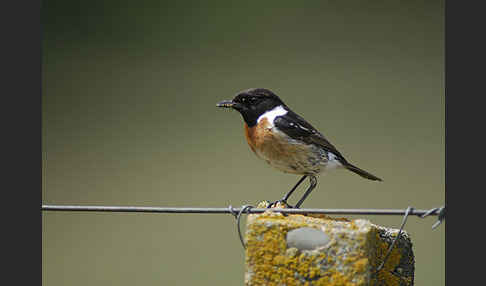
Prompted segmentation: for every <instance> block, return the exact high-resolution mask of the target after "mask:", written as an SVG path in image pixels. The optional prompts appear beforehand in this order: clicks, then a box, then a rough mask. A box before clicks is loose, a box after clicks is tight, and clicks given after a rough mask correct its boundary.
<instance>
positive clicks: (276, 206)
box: [267, 199, 294, 209]
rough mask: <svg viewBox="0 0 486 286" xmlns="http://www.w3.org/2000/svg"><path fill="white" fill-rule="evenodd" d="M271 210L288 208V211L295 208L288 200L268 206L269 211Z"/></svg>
mask: <svg viewBox="0 0 486 286" xmlns="http://www.w3.org/2000/svg"><path fill="white" fill-rule="evenodd" d="M269 208H286V209H293V208H294V207H293V206H291V205H289V203H287V201H286V200H283V199H282V200H278V201H275V202H273V203H270V204H268V206H267V209H269Z"/></svg>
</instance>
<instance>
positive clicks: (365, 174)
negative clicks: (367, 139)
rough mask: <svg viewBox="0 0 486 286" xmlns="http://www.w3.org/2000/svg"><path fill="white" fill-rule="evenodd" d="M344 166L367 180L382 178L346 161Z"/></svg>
mask: <svg viewBox="0 0 486 286" xmlns="http://www.w3.org/2000/svg"><path fill="white" fill-rule="evenodd" d="M344 167H346V169H348V170H350V171H351V172H354V173H356V174H358V175H360V176H361V177H363V178H366V179H368V180H373V181H383V180H382V179H380V178H378V177H377V176H375V175H372V174H370V173H368V172H366V171H365V170H361V169H360V168H358V167H356V166H354V165H352V164H350V163H346V164H344Z"/></svg>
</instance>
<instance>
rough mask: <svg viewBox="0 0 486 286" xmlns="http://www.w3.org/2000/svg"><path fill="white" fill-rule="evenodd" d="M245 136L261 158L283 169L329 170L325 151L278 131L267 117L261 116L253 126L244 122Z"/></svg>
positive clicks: (302, 170) (309, 173) (308, 171)
mask: <svg viewBox="0 0 486 286" xmlns="http://www.w3.org/2000/svg"><path fill="white" fill-rule="evenodd" d="M245 137H246V140H247V142H248V145H249V146H250V148H251V150H252V151H253V152H254V153H255V154H256V155H257V156H258V157H259V158H261V159H263V160H265V161H266V162H267V163H268V164H270V165H271V166H272V167H274V168H277V169H279V170H281V171H283V172H286V173H292V174H308V175H316V174H318V173H320V172H322V171H324V170H325V169H326V165H327V162H328V155H327V152H326V151H324V150H323V149H321V148H319V147H318V146H315V145H312V144H303V142H300V141H298V140H295V139H292V138H290V137H289V136H287V135H286V134H285V133H284V132H282V131H280V130H278V128H277V127H275V126H274V125H273V124H272V122H270V121H269V120H268V118H261V119H260V120H259V122H258V124H256V125H255V126H252V127H248V125H247V124H245Z"/></svg>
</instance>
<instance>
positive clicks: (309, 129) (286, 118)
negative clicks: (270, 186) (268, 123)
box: [273, 110, 347, 163]
mask: <svg viewBox="0 0 486 286" xmlns="http://www.w3.org/2000/svg"><path fill="white" fill-rule="evenodd" d="M273 124H274V125H275V126H276V127H277V128H278V129H279V130H281V131H282V132H284V133H285V134H287V135H288V136H289V137H291V138H292V139H295V140H300V141H303V142H305V143H307V144H314V145H317V146H319V147H322V148H323V149H324V150H326V151H327V152H331V153H333V154H334V155H336V156H337V158H338V159H339V161H341V162H342V163H347V161H346V159H345V158H344V157H343V155H341V153H340V152H339V151H338V150H337V149H336V147H334V146H333V145H332V144H331V143H330V142H329V141H327V139H326V138H325V137H324V135H322V134H321V133H320V132H319V131H317V130H316V129H315V128H314V127H313V126H312V125H310V124H309V123H308V122H307V121H305V119H304V118H302V117H300V116H299V115H298V114H296V113H295V112H293V111H290V110H289V111H288V112H287V113H286V114H284V115H281V116H277V117H276V118H275V120H274V121H273Z"/></svg>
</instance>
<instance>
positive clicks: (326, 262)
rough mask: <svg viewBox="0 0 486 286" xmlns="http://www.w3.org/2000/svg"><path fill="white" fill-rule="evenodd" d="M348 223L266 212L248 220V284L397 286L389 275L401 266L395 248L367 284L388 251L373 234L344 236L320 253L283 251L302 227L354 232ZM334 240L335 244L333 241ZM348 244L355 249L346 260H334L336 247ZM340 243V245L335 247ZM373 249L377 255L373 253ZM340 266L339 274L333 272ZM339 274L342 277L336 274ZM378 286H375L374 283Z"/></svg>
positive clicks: (328, 218)
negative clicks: (289, 237)
mask: <svg viewBox="0 0 486 286" xmlns="http://www.w3.org/2000/svg"><path fill="white" fill-rule="evenodd" d="M348 222H349V220H347V219H343V218H340V219H333V218H331V217H327V216H324V217H323V216H319V217H317V216H314V215H312V216H304V215H286V216H284V215H282V214H280V213H274V212H271V211H269V212H265V213H263V214H259V215H250V216H249V217H248V223H247V237H246V239H247V242H248V243H247V250H246V265H247V267H249V269H247V271H249V273H250V274H249V275H248V277H250V278H249V279H247V281H246V283H247V285H249V286H250V285H269V286H271V285H287V286H292V285H330V286H338V285H351V286H358V285H366V284H369V283H370V282H371V283H372V284H374V285H376V284H380V285H382V284H384V285H399V280H400V278H398V277H396V276H395V275H393V274H391V273H390V271H393V270H394V269H395V267H396V266H397V265H398V264H399V263H400V259H401V253H400V251H399V250H398V249H394V250H393V251H392V253H391V254H390V256H389V257H388V260H387V263H386V264H385V267H384V269H383V270H382V271H380V273H379V274H378V276H377V277H376V278H375V279H373V280H371V281H370V278H371V276H370V273H371V272H372V269H376V267H377V266H378V265H379V263H381V261H382V259H383V258H384V256H385V254H386V251H387V249H388V243H386V242H383V241H381V239H380V237H379V235H378V232H377V231H376V230H371V231H369V232H366V233H363V235H362V237H355V236H354V237H352V238H350V237H347V236H346V235H343V234H342V233H341V234H339V235H337V236H334V238H333V239H335V240H333V241H331V242H330V243H329V245H328V246H326V247H327V250H326V251H328V252H327V253H326V252H324V251H300V250H298V249H296V248H289V249H287V245H286V235H287V232H288V231H290V230H292V229H296V228H300V227H313V228H316V229H320V230H323V231H326V229H327V230H329V229H332V227H333V226H334V225H336V224H340V227H347V228H351V229H352V230H358V229H359V227H358V225H356V224H355V223H354V222H352V221H351V223H348ZM343 223H344V224H345V225H343ZM336 239H337V241H336ZM350 239H352V240H353V241H352V244H350V245H352V246H353V248H352V249H351V250H350V251H351V252H350V253H348V255H347V256H346V257H340V256H337V255H335V254H336V253H337V251H338V247H339V246H340V245H342V243H345V241H348V240H350ZM339 242H341V244H339ZM372 249H374V251H376V253H373V254H371V258H370V256H369V255H370V251H371V250H372ZM336 265H342V267H344V268H343V269H344V270H343V269H341V268H339V271H338V268H337V267H336ZM341 270H343V271H345V272H340V271H341ZM375 283H376V284H375Z"/></svg>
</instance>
